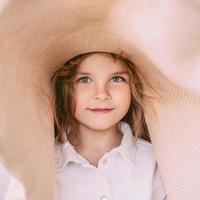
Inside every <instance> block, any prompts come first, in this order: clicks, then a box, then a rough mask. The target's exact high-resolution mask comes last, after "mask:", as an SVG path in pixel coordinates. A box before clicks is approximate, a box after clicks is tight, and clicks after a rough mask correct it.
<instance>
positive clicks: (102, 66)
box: [74, 54, 131, 131]
mask: <svg viewBox="0 0 200 200" xmlns="http://www.w3.org/2000/svg"><path fill="white" fill-rule="evenodd" d="M129 79H130V77H129V74H128V70H127V66H126V64H125V63H123V62H122V61H120V60H118V59H117V60H116V61H115V62H114V59H113V58H112V57H111V56H109V55H106V54H93V55H90V56H89V57H87V58H86V59H84V60H83V61H82V63H81V64H80V66H79V67H78V69H77V73H76V76H75V86H74V87H75V88H74V92H75V102H76V109H75V118H76V119H77V120H78V121H79V122H80V126H86V127H87V128H90V129H93V130H98V131H100V130H105V129H109V128H111V127H113V126H115V125H116V124H117V123H118V122H119V121H120V120H121V119H122V118H123V117H124V116H125V115H126V113H127V112H128V109H129V106H130V102H131V89H130V83H129V81H130V80H129Z"/></svg>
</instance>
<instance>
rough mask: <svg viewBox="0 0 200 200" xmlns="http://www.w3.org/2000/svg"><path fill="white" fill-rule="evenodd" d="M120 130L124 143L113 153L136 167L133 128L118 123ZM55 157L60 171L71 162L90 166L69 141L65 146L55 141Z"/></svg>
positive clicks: (124, 123)
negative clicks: (116, 153)
mask: <svg viewBox="0 0 200 200" xmlns="http://www.w3.org/2000/svg"><path fill="white" fill-rule="evenodd" d="M118 128H119V130H120V131H121V132H122V134H123V137H122V141H121V144H120V145H119V146H118V147H116V148H114V149H113V150H111V152H114V151H115V152H118V153H119V154H120V155H121V156H122V157H123V158H124V159H125V160H126V161H127V162H128V163H130V164H131V165H134V161H135V151H136V143H135V138H134V137H133V134H132V130H131V127H130V126H129V124H128V123H126V122H123V121H121V122H119V123H118ZM55 156H56V168H57V170H58V171H61V170H63V169H64V167H65V166H66V165H67V164H68V163H69V162H75V163H77V164H81V165H83V166H87V167H88V166H89V163H88V161H87V160H86V159H85V158H83V157H82V156H81V155H79V154H78V153H77V152H76V151H75V149H74V147H73V146H72V145H71V144H70V143H69V142H68V141H66V142H65V143H64V144H61V143H59V142H57V141H55Z"/></svg>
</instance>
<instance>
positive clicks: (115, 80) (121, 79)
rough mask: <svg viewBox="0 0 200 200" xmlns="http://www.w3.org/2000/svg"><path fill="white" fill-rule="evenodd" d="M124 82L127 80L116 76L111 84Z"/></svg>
mask: <svg viewBox="0 0 200 200" xmlns="http://www.w3.org/2000/svg"><path fill="white" fill-rule="evenodd" d="M122 81H125V79H124V78H123V77H121V76H114V77H112V79H111V82H122Z"/></svg>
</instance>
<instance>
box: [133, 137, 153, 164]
mask: <svg viewBox="0 0 200 200" xmlns="http://www.w3.org/2000/svg"><path fill="white" fill-rule="evenodd" d="M133 153H134V154H135V161H136V163H137V164H139V165H140V164H142V165H144V164H146V165H148V166H149V167H153V168H154V167H155V165H156V157H155V153H154V149H153V145H152V144H151V143H150V142H148V141H146V140H144V139H141V138H138V139H137V141H136V144H135V146H134V147H133Z"/></svg>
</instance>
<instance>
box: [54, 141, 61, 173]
mask: <svg viewBox="0 0 200 200" xmlns="http://www.w3.org/2000/svg"><path fill="white" fill-rule="evenodd" d="M62 151H63V144H62V143H61V142H58V141H57V140H55V141H54V159H55V167H56V171H58V170H59V169H60V160H61V155H62Z"/></svg>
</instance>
